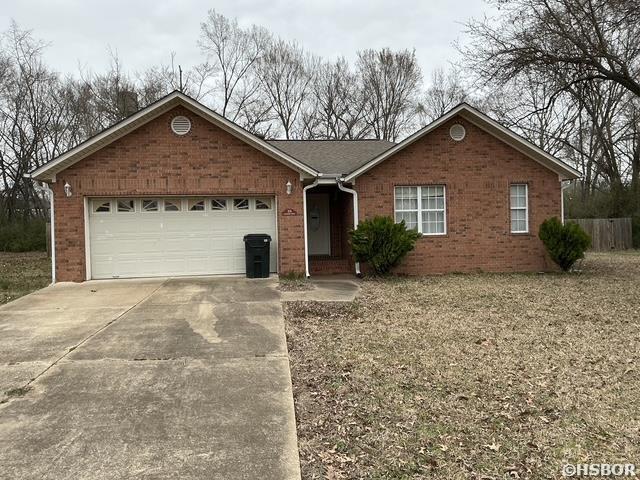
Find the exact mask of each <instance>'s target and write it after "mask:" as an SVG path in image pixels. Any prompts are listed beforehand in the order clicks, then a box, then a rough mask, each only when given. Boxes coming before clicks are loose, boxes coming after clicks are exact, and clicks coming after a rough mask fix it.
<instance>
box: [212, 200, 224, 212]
mask: <svg viewBox="0 0 640 480" xmlns="http://www.w3.org/2000/svg"><path fill="white" fill-rule="evenodd" d="M226 209H227V199H226V198H212V199H211V210H226Z"/></svg>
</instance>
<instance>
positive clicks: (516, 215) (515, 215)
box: [511, 209, 525, 221]
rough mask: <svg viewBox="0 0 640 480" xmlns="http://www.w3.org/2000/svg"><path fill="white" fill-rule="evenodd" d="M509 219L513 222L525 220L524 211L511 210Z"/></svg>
mask: <svg viewBox="0 0 640 480" xmlns="http://www.w3.org/2000/svg"><path fill="white" fill-rule="evenodd" d="M511 218H512V219H513V220H518V221H523V220H524V219H525V211H524V210H521V209H513V210H511Z"/></svg>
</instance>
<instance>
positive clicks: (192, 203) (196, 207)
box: [189, 200, 204, 212]
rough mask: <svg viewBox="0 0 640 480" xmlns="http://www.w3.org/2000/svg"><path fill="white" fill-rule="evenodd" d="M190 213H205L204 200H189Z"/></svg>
mask: <svg viewBox="0 0 640 480" xmlns="http://www.w3.org/2000/svg"><path fill="white" fill-rule="evenodd" d="M189 211H190V212H204V200H189Z"/></svg>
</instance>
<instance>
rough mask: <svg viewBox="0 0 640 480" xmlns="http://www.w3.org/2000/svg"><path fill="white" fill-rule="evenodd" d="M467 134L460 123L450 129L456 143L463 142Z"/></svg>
mask: <svg viewBox="0 0 640 480" xmlns="http://www.w3.org/2000/svg"><path fill="white" fill-rule="evenodd" d="M466 134H467V131H466V130H465V129H464V127H463V126H462V125H460V124H459V123H456V124H455V125H452V126H451V128H450V129H449V135H450V136H451V138H452V139H453V140H455V141H456V142H459V141H460V140H462V139H463V138H464V136H465V135H466Z"/></svg>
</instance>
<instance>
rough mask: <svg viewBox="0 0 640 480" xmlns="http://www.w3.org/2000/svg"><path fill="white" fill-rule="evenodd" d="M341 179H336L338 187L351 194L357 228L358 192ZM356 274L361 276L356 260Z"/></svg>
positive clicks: (354, 224)
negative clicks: (345, 184)
mask: <svg viewBox="0 0 640 480" xmlns="http://www.w3.org/2000/svg"><path fill="white" fill-rule="evenodd" d="M342 181H343V179H342V178H340V179H338V182H337V183H338V188H339V189H340V190H342V191H343V192H346V193H350V194H351V195H353V228H354V229H356V228H358V223H359V222H358V192H356V191H355V190H354V189H353V188H347V187H345V186H344V185H343V184H342ZM355 268H356V276H357V277H362V273H361V272H360V262H356V265H355Z"/></svg>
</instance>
